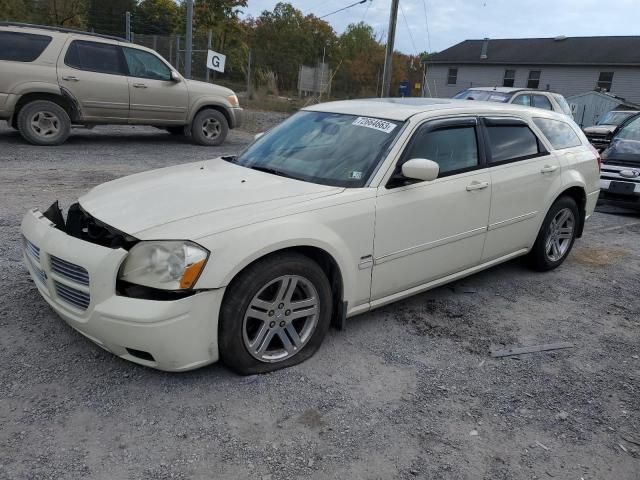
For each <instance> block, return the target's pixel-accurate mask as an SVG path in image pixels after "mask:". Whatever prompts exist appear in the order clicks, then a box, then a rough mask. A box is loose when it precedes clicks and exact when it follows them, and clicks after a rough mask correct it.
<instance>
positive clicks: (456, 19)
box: [243, 0, 640, 54]
mask: <svg viewBox="0 0 640 480" xmlns="http://www.w3.org/2000/svg"><path fill="white" fill-rule="evenodd" d="M355 1H357V0H323V1H319V0H301V1H292V0H289V3H292V4H293V5H294V6H295V7H296V8H297V9H299V10H302V12H303V13H304V14H311V13H312V14H314V15H316V16H319V17H320V16H323V15H326V14H328V13H331V12H332V11H334V10H338V9H340V8H342V7H345V6H347V5H350V4H352V3H354V2H355ZM276 3H278V2H277V0H248V7H247V8H246V9H245V11H244V15H243V17H247V16H249V15H251V16H254V17H256V16H258V15H260V12H262V11H263V10H272V9H273V7H274V6H275V5H276ZM390 8H391V0H370V1H367V2H366V3H365V4H362V5H356V6H354V7H352V8H349V9H347V10H345V11H342V12H339V13H336V14H334V15H330V16H328V17H326V18H325V19H324V20H326V21H328V22H329V23H331V25H332V26H333V28H334V30H336V32H338V34H340V33H342V32H343V31H344V30H345V28H346V27H347V25H348V24H350V23H357V22H359V21H361V20H364V21H365V22H367V23H369V24H370V25H372V26H373V28H374V30H375V32H376V34H377V35H378V36H380V35H384V38H385V40H384V42H385V43H386V32H387V28H388V25H389V11H390ZM425 10H426V16H425ZM403 13H404V15H403ZM425 18H426V21H425ZM558 35H566V36H567V37H571V36H599V35H640V0H400V11H399V12H398V23H397V26H396V42H395V49H396V50H400V51H401V52H404V53H408V54H415V53H419V52H423V51H428V52H438V51H442V50H444V49H446V48H448V47H450V46H452V45H455V44H456V43H458V42H461V41H463V40H466V39H481V38H485V37H489V38H529V37H556V36H558Z"/></svg>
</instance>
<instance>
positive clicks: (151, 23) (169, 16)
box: [133, 0, 178, 35]
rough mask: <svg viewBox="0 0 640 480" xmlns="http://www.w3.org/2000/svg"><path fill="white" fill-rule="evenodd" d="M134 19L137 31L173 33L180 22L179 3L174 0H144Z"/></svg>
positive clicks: (156, 33)
mask: <svg viewBox="0 0 640 480" xmlns="http://www.w3.org/2000/svg"><path fill="white" fill-rule="evenodd" d="M133 21H134V22H133V23H134V24H133V27H134V31H135V32H136V33H149V34H154V35H168V34H171V33H173V32H174V30H175V28H176V26H177V24H178V5H177V4H176V2H175V1H174V0H142V1H141V2H140V3H139V4H138V6H137V7H136V10H135V14H134V19H133Z"/></svg>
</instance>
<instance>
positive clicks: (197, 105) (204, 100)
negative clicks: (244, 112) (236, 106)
mask: <svg viewBox="0 0 640 480" xmlns="http://www.w3.org/2000/svg"><path fill="white" fill-rule="evenodd" d="M205 107H217V108H222V109H224V111H225V112H226V115H227V117H228V118H229V127H231V128H235V119H234V116H233V114H232V113H231V112H232V106H231V104H230V103H229V102H228V101H226V99H222V98H220V97H218V96H205V97H198V99H197V100H196V101H195V102H194V103H193V105H191V110H190V111H189V123H191V122H192V121H193V118H194V117H195V116H196V114H197V113H198V112H199V111H200V110H202V109H203V108H205Z"/></svg>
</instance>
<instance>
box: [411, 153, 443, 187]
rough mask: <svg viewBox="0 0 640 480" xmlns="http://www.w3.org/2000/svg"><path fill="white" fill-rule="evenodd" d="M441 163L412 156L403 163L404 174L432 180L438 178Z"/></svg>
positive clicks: (417, 178) (418, 178) (428, 180)
mask: <svg viewBox="0 0 640 480" xmlns="http://www.w3.org/2000/svg"><path fill="white" fill-rule="evenodd" d="M438 173H440V165H438V164H437V163H436V162H434V161H433V160H427V159H426V158H412V159H411V160H407V161H406V162H404V163H403V164H402V175H404V176H405V177H407V178H413V179H416V180H423V181H427V182H430V181H432V180H435V179H436V178H438Z"/></svg>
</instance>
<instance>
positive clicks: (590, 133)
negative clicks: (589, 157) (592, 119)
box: [583, 110, 640, 151]
mask: <svg viewBox="0 0 640 480" xmlns="http://www.w3.org/2000/svg"><path fill="white" fill-rule="evenodd" d="M638 115H640V111H638V110H612V111H610V112H607V113H605V114H604V115H602V117H600V118H599V119H598V123H596V124H595V125H592V126H591V127H586V128H584V129H583V131H584V134H585V135H586V136H587V138H588V139H589V142H590V143H591V145H593V146H594V147H596V149H597V150H598V151H602V150H604V149H605V148H607V147H608V146H609V143H611V139H612V138H613V136H614V135H615V134H616V132H617V131H618V130H619V129H620V127H621V126H623V125H624V124H626V123H627V122H629V121H630V120H631V119H632V118H634V117H636V116H638Z"/></svg>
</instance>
